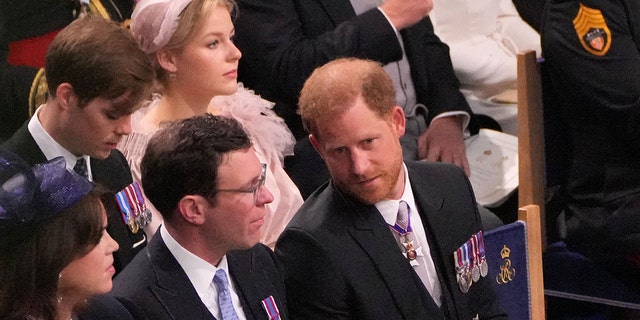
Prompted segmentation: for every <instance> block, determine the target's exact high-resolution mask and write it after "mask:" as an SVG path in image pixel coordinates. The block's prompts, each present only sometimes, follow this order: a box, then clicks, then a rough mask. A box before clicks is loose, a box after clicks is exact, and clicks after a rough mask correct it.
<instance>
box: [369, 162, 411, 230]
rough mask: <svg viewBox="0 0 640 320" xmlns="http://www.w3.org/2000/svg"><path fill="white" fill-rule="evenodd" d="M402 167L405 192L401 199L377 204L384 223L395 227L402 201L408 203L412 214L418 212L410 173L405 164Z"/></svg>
mask: <svg viewBox="0 0 640 320" xmlns="http://www.w3.org/2000/svg"><path fill="white" fill-rule="evenodd" d="M402 167H403V168H404V191H403V192H402V196H401V197H400V199H392V200H382V201H380V202H378V203H376V204H375V206H376V208H377V209H378V211H380V214H382V218H384V221H386V222H387V223H388V224H389V225H394V224H395V223H396V216H397V215H398V206H399V203H400V200H404V201H405V202H407V204H408V205H409V208H410V210H411V211H412V212H417V210H416V200H415V198H414V197H413V189H411V182H410V181H409V173H408V171H407V166H406V165H405V164H404V162H403V163H402Z"/></svg>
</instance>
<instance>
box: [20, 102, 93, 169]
mask: <svg viewBox="0 0 640 320" xmlns="http://www.w3.org/2000/svg"><path fill="white" fill-rule="evenodd" d="M40 109H42V106H40V107H38V109H36V112H35V113H34V115H33V116H32V117H31V119H30V120H29V124H28V125H27V128H28V129H29V133H31V136H32V137H33V140H35V141H36V144H37V145H38V148H40V150H41V151H42V153H43V154H44V156H45V157H46V158H47V160H51V159H53V158H56V157H59V156H62V157H64V160H65V161H66V162H67V170H69V171H73V167H74V166H75V165H76V162H77V161H78V157H76V156H75V155H74V154H72V153H71V152H69V150H67V149H65V148H64V147H63V146H61V145H60V144H59V143H58V142H57V141H56V140H54V139H53V137H51V136H50V135H49V133H48V132H47V131H46V130H45V129H44V127H43V126H42V123H41V122H40V119H38V114H39V113H40ZM82 157H83V158H84V159H85V161H86V163H87V173H88V175H89V180H90V181H92V180H93V175H92V174H91V161H90V160H89V156H87V155H83V156H82Z"/></svg>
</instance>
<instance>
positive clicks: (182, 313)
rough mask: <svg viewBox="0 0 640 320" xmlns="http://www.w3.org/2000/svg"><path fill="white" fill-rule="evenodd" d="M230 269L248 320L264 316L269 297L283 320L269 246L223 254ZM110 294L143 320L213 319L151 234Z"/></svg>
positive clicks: (279, 288) (280, 290)
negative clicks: (271, 297)
mask: <svg viewBox="0 0 640 320" xmlns="http://www.w3.org/2000/svg"><path fill="white" fill-rule="evenodd" d="M227 261H228V264H229V273H230V275H231V279H233V281H234V283H235V285H236V288H237V289H238V295H239V296H240V299H241V301H242V308H243V310H244V313H245V315H246V316H247V319H248V320H252V319H255V320H267V319H268V317H267V314H266V313H265V311H264V310H263V309H262V306H261V301H262V300H263V299H265V298H267V297H269V296H273V298H274V299H275V302H276V305H277V306H278V309H279V310H280V315H281V317H282V319H286V318H288V314H287V306H286V297H285V290H284V283H283V280H282V275H281V274H280V270H279V269H278V267H277V266H276V261H275V256H274V254H273V252H271V249H269V248H268V247H266V246H264V245H261V244H258V245H256V246H254V247H253V248H251V249H249V250H244V251H231V252H229V253H227ZM112 293H113V294H114V295H115V296H116V297H118V298H119V299H120V300H123V301H125V302H126V301H128V302H130V304H133V305H134V306H135V307H136V308H137V309H138V310H139V311H140V312H142V313H143V314H144V315H145V317H146V318H147V319H152V320H169V319H189V320H198V319H215V318H214V317H213V315H211V313H210V312H209V310H208V309H207V308H206V306H205V305H204V304H203V303H202V301H201V300H200V297H199V296H198V293H197V292H196V290H195V289H194V288H193V286H192V285H191V282H190V280H189V278H188V277H187V274H186V273H185V272H184V271H183V269H182V267H181V266H180V264H179V263H178V261H177V260H176V259H175V258H174V256H173V255H172V254H171V252H170V251H169V249H168V248H167V246H166V244H165V243H164V241H163V240H162V237H161V236H160V232H156V234H155V235H154V236H153V238H152V239H151V241H150V242H149V245H148V246H147V248H146V249H145V250H143V251H142V252H141V253H140V254H139V255H138V256H136V258H135V259H134V260H133V261H132V262H131V264H129V265H128V266H127V268H126V269H125V270H124V271H123V272H122V273H120V274H119V275H118V276H117V277H116V278H115V281H114V286H113V290H112Z"/></svg>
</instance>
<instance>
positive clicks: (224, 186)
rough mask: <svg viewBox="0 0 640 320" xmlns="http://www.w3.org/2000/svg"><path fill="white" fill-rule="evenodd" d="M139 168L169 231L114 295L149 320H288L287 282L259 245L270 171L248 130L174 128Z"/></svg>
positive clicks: (203, 123) (122, 278)
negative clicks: (285, 282)
mask: <svg viewBox="0 0 640 320" xmlns="http://www.w3.org/2000/svg"><path fill="white" fill-rule="evenodd" d="M140 167H141V173H142V185H143V189H144V192H145V194H146V196H147V197H148V198H149V200H150V201H152V202H153V203H154V204H155V207H156V209H158V211H159V212H160V214H161V215H162V217H163V220H164V223H163V225H162V226H161V227H160V229H159V230H160V231H159V232H156V234H155V235H154V236H153V238H152V239H151V241H150V243H149V245H148V246H147V248H146V249H145V250H144V251H143V252H141V253H140V254H139V255H137V256H136V258H135V259H134V260H133V261H132V262H131V264H130V265H129V266H127V268H125V270H123V272H122V273H121V274H120V275H118V277H116V279H115V281H114V288H113V293H114V294H115V295H116V296H117V297H119V298H120V299H121V300H123V301H126V303H125V305H127V306H128V308H130V309H132V310H131V311H132V312H134V313H136V314H142V315H144V317H145V318H147V319H214V317H215V319H223V320H228V319H240V320H242V319H265V320H266V319H285V317H286V315H287V310H286V300H285V292H284V281H283V279H282V276H281V273H280V270H279V269H278V267H277V266H276V263H275V256H274V254H273V252H272V251H271V250H270V249H269V248H268V247H266V246H265V245H263V244H258V242H259V240H260V228H261V227H262V225H263V224H264V217H265V214H266V210H265V204H267V203H270V202H271V201H273V195H272V194H271V193H270V192H269V190H267V189H266V188H264V182H265V173H266V170H267V165H266V164H261V163H260V161H259V160H258V158H257V156H256V154H255V151H254V150H253V148H252V145H251V141H250V139H249V137H248V135H247V133H246V132H245V131H244V130H243V129H242V126H241V125H240V124H239V123H238V122H237V121H236V120H234V119H231V118H226V117H218V116H213V115H210V114H205V115H202V116H197V117H193V118H190V119H186V120H181V121H177V122H174V123H171V124H169V125H168V126H167V127H165V128H164V129H162V130H160V131H158V132H157V133H156V134H155V135H154V136H153V137H152V138H151V140H150V141H149V144H148V147H147V150H146V152H145V155H144V157H143V158H142V162H141V166H140Z"/></svg>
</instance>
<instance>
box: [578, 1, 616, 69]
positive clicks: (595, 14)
mask: <svg viewBox="0 0 640 320" xmlns="http://www.w3.org/2000/svg"><path fill="white" fill-rule="evenodd" d="M573 27H574V28H575V29H576V33H577V34H578V39H579V40H580V44H581V45H582V47H583V48H584V49H585V50H587V51H588V52H589V53H591V54H593V55H596V56H599V57H602V56H604V55H605V54H607V52H608V51H609V48H610V47H611V30H609V27H608V26H607V22H606V21H605V20H604V16H603V15H602V12H601V11H600V10H598V9H593V8H589V7H587V6H585V5H583V4H582V3H581V4H580V9H579V10H578V14H576V17H575V19H573Z"/></svg>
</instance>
